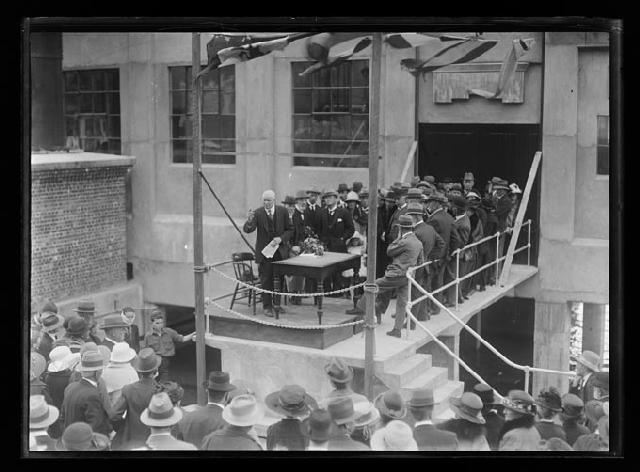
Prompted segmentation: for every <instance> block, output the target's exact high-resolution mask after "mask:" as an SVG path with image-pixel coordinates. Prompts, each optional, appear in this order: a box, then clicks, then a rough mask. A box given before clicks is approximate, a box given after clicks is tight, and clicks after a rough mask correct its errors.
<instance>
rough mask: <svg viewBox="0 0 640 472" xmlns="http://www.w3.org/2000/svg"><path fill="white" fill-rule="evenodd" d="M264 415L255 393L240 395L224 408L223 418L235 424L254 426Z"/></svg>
mask: <svg viewBox="0 0 640 472" xmlns="http://www.w3.org/2000/svg"><path fill="white" fill-rule="evenodd" d="M262 417H263V411H262V409H261V408H260V407H259V406H258V402H257V401H256V397H254V396H253V395H238V396H237V397H235V398H234V399H233V400H231V403H229V404H228V405H227V406H225V407H224V410H222V419H223V420H225V421H226V422H227V423H229V424H232V425H234V426H253V425H254V424H256V423H257V422H258V421H259V420H260V419H261V418H262Z"/></svg>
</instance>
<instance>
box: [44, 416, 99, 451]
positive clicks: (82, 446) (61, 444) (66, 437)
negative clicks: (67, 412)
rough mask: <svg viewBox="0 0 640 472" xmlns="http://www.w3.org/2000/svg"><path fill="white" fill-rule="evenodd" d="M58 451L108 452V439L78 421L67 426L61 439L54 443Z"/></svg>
mask: <svg viewBox="0 0 640 472" xmlns="http://www.w3.org/2000/svg"><path fill="white" fill-rule="evenodd" d="M56 450H58V451H77V452H89V451H108V450H110V441H109V437H108V436H106V435H104V434H100V433H94V432H93V429H92V428H91V425H89V424H87V423H85V422H82V421H78V422H76V423H72V424H70V425H69V426H67V427H66V428H65V430H64V433H63V434H62V437H61V438H60V439H59V440H58V442H57V443H56Z"/></svg>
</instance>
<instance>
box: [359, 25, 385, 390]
mask: <svg viewBox="0 0 640 472" xmlns="http://www.w3.org/2000/svg"><path fill="white" fill-rule="evenodd" d="M381 62H382V33H373V44H372V53H371V66H370V68H369V69H370V70H371V79H370V80H371V82H370V84H369V103H370V108H369V110H370V111H369V120H370V122H369V219H368V228H367V233H368V234H367V283H368V284H373V283H374V282H375V280H376V249H377V240H376V234H377V232H376V228H377V226H378V155H379V154H380V153H379V148H378V136H379V129H380V69H381ZM363 296H364V297H366V299H365V300H366V302H367V309H366V313H365V348H364V349H365V350H364V390H365V394H366V396H367V398H368V399H369V400H370V401H373V378H374V375H375V370H374V368H375V366H374V363H373V354H374V350H375V316H374V310H375V296H376V295H375V293H373V292H370V291H365V292H364V295H363Z"/></svg>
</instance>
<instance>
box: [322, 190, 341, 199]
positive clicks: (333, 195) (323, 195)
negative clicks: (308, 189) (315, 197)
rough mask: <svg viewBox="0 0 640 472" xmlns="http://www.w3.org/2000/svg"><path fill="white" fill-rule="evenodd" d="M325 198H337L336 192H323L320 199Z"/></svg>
mask: <svg viewBox="0 0 640 472" xmlns="http://www.w3.org/2000/svg"><path fill="white" fill-rule="evenodd" d="M325 197H336V198H337V197H339V195H338V192H336V191H335V190H327V191H326V192H324V193H323V194H322V198H325Z"/></svg>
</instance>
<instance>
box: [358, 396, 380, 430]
mask: <svg viewBox="0 0 640 472" xmlns="http://www.w3.org/2000/svg"><path fill="white" fill-rule="evenodd" d="M353 410H354V411H355V414H356V417H355V419H354V420H353V425H354V426H355V427H356V428H361V427H363V426H368V425H371V424H375V423H376V422H377V421H378V420H379V419H380V412H379V411H378V409H377V408H376V407H375V406H373V403H371V402H358V403H356V404H355V405H353Z"/></svg>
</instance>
